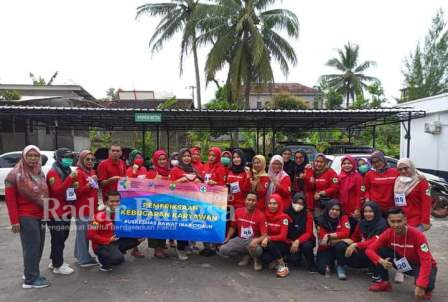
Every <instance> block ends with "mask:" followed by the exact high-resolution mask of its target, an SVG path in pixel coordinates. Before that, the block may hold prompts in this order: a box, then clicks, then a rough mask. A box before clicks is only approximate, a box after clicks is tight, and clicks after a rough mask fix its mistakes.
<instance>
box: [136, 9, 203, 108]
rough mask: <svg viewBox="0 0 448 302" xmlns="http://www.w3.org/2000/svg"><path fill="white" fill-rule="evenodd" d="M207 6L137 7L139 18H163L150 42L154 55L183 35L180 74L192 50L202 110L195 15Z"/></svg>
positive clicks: (198, 96)
mask: <svg viewBox="0 0 448 302" xmlns="http://www.w3.org/2000/svg"><path fill="white" fill-rule="evenodd" d="M201 6H206V4H203V3H200V2H199V0H171V1H170V2H160V3H148V4H144V5H141V6H139V7H137V16H136V18H139V17H141V16H143V15H149V16H152V17H162V19H161V20H160V22H159V24H158V25H157V27H156V30H155V32H154V33H153V35H152V37H151V39H150V41H149V47H150V48H151V52H152V53H153V54H154V53H156V52H158V51H160V50H161V49H162V48H163V45H164V43H165V42H166V41H168V40H170V39H171V38H172V37H173V36H174V35H175V34H176V33H180V32H181V33H182V40H181V53H180V74H182V71H183V59H184V55H187V54H188V51H190V50H191V52H192V53H193V59H194V67H195V76H196V94H197V100H198V107H199V108H201V80H200V77H199V62H198V54H197V44H196V25H195V20H197V17H195V13H196V11H197V9H198V8H199V7H201Z"/></svg>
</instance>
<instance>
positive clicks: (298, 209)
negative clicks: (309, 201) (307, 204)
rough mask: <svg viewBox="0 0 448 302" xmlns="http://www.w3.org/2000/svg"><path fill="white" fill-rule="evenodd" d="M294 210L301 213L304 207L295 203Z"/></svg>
mask: <svg viewBox="0 0 448 302" xmlns="http://www.w3.org/2000/svg"><path fill="white" fill-rule="evenodd" d="M292 208H293V210H294V211H296V212H300V211H302V210H303V205H301V204H299V203H293V204H292Z"/></svg>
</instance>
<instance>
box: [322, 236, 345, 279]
mask: <svg viewBox="0 0 448 302" xmlns="http://www.w3.org/2000/svg"><path fill="white" fill-rule="evenodd" d="M347 246H348V245H347V243H345V242H342V241H340V242H338V243H336V245H335V246H332V247H329V248H327V249H326V250H324V251H318V252H317V259H316V266H317V271H318V272H319V273H320V274H322V275H324V274H325V268H326V267H327V266H329V267H333V266H334V261H335V260H336V261H337V263H338V265H344V261H345V250H346V249H347Z"/></svg>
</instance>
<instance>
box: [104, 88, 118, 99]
mask: <svg viewBox="0 0 448 302" xmlns="http://www.w3.org/2000/svg"><path fill="white" fill-rule="evenodd" d="M120 90H121V89H115V88H112V87H111V88H109V89H107V90H106V96H107V97H108V98H109V99H110V100H111V101H116V100H118V99H119V98H120V97H119V95H118V93H119V92H120Z"/></svg>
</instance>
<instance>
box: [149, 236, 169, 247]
mask: <svg viewBox="0 0 448 302" xmlns="http://www.w3.org/2000/svg"><path fill="white" fill-rule="evenodd" d="M148 247H149V248H153V249H158V248H162V249H164V248H166V239H151V238H148Z"/></svg>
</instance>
